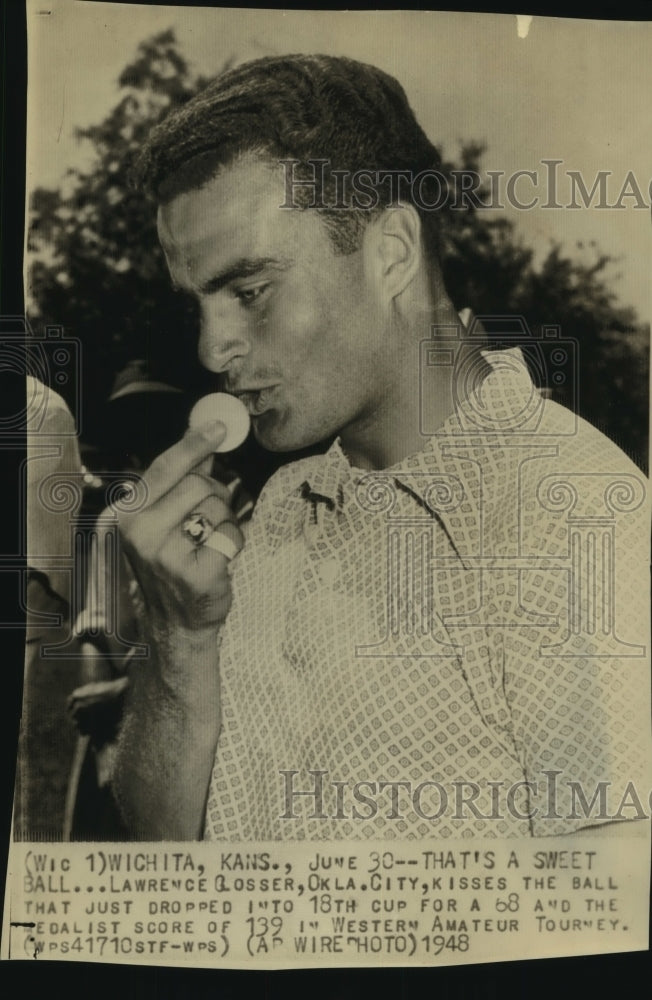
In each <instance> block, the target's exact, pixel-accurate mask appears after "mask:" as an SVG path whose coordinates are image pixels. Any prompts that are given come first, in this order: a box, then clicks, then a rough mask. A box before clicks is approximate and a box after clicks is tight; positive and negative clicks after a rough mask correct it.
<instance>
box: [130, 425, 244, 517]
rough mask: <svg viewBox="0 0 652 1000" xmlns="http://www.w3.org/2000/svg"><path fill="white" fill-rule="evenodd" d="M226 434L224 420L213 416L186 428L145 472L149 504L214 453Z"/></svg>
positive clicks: (143, 477)
mask: <svg viewBox="0 0 652 1000" xmlns="http://www.w3.org/2000/svg"><path fill="white" fill-rule="evenodd" d="M225 435H226V428H225V426H224V424H223V423H221V422H220V421H219V420H214V421H211V422H210V423H208V424H204V425H203V426H202V427H195V428H193V429H192V430H188V431H186V433H185V434H184V436H183V437H182V438H181V440H180V441H177V443H176V444H174V445H172V447H171V448H168V450H167V451H164V452H163V454H161V455H159V456H158V458H155V459H154V461H153V462H152V464H151V465H150V467H149V469H147V471H146V472H145V473H144V474H143V476H142V479H143V481H144V483H145V486H146V488H147V491H148V496H149V503H150V505H151V504H153V503H156V501H157V500H159V499H160V498H161V497H162V496H165V494H166V493H167V492H168V491H169V490H171V489H172V488H173V487H174V486H176V485H177V483H179V482H180V481H181V480H182V479H183V478H184V476H187V475H188V473H189V472H190V471H191V470H193V469H194V468H195V467H196V466H197V465H199V463H200V462H203V461H205V460H206V459H207V458H209V457H210V456H212V454H213V452H214V451H215V449H216V447H217V446H218V445H219V444H220V443H221V442H222V441H223V440H224V437H225Z"/></svg>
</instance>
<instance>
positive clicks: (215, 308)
mask: <svg viewBox="0 0 652 1000" xmlns="http://www.w3.org/2000/svg"><path fill="white" fill-rule="evenodd" d="M200 322H201V332H200V336H199V349H198V350H199V360H200V362H201V364H202V365H203V366H204V368H207V369H208V370H209V371H212V372H225V371H227V370H228V369H229V367H230V366H231V365H232V364H233V363H234V362H235V361H237V359H238V358H242V357H245V355H247V354H248V353H249V347H250V345H249V337H248V334H247V326H246V322H244V321H243V319H242V318H241V317H237V316H235V315H234V310H233V309H231V308H229V307H228V305H227V306H225V305H223V304H219V303H217V302H209V303H202V306H201V321H200Z"/></svg>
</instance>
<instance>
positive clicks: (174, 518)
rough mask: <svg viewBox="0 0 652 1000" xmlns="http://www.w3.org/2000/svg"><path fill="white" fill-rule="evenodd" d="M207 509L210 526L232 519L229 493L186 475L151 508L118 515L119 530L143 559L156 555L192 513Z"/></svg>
mask: <svg viewBox="0 0 652 1000" xmlns="http://www.w3.org/2000/svg"><path fill="white" fill-rule="evenodd" d="M206 504H208V505H209V507H210V514H207V516H208V517H209V519H210V522H211V524H219V523H220V521H224V520H230V519H231V518H232V517H234V515H233V513H232V512H231V508H230V507H229V505H228V493H227V492H226V490H225V488H224V487H223V486H222V485H221V484H220V483H216V482H214V481H213V480H212V479H208V478H206V477H204V476H199V475H197V474H196V473H192V472H191V473H190V474H189V475H187V476H186V477H185V478H184V479H183V480H182V481H181V482H180V483H178V484H177V486H176V487H174V488H173V489H171V490H169V491H168V492H167V493H166V494H165V495H164V496H162V497H161V498H160V499H159V501H158V502H157V503H156V504H154V505H153V506H151V507H148V508H146V509H145V510H142V511H140V512H139V513H138V515H131V516H130V518H125V517H124V516H121V518H120V528H121V534H122V537H123V539H124V540H125V541H126V542H127V547H128V548H129V547H134V548H136V549H137V550H138V553H139V555H140V556H141V557H142V558H148V557H150V556H152V555H153V554H155V553H156V552H157V551H158V550H159V549H160V547H161V544H162V542H163V541H164V540H165V539H166V538H167V537H168V536H169V535H170V534H174V533H176V532H177V531H179V530H180V526H181V525H182V523H183V521H184V520H185V519H186V518H187V517H188V516H189V515H190V514H191V513H193V512H195V511H197V510H204V509H205V505H206Z"/></svg>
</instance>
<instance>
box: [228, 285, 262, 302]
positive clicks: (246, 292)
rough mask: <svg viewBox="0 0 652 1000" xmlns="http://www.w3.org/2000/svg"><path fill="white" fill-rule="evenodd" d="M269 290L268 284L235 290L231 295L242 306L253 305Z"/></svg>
mask: <svg viewBox="0 0 652 1000" xmlns="http://www.w3.org/2000/svg"><path fill="white" fill-rule="evenodd" d="M268 288H269V282H263V283H262V284H260V285H254V286H253V287H252V288H236V289H234V292H233V294H234V295H235V297H236V298H237V299H238V301H239V302H240V303H241V304H242V305H243V306H252V305H254V304H255V303H256V302H257V301H258V300H259V299H260V298H261V296H262V295H263V293H264V292H266V291H267V289H268Z"/></svg>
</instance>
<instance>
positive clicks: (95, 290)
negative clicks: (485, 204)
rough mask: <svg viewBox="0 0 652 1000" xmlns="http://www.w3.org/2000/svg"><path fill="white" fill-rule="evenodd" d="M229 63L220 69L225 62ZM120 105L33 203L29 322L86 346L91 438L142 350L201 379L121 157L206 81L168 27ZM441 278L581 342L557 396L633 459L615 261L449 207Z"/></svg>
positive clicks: (638, 373)
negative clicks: (530, 241) (528, 237)
mask: <svg viewBox="0 0 652 1000" xmlns="http://www.w3.org/2000/svg"><path fill="white" fill-rule="evenodd" d="M224 68H226V67H222V69H224ZM118 82H119V88H120V99H119V101H118V103H117V104H116V106H115V107H114V108H113V109H112V110H111V111H110V113H109V114H108V115H107V116H106V118H105V119H104V120H103V121H102V122H100V123H99V124H97V125H93V126H90V127H88V128H85V129H80V130H78V138H79V140H80V141H81V142H85V143H89V144H90V145H91V147H92V149H93V152H94V164H93V166H92V167H91V168H90V169H87V170H81V169H77V168H73V169H71V170H69V171H68V174H67V175H66V177H65V179H64V181H63V182H62V184H61V185H60V187H59V188H58V189H56V190H48V189H44V188H39V189H38V190H36V191H35V192H34V195H33V198H32V204H31V225H30V234H29V248H30V250H31V252H32V257H33V263H32V266H31V272H30V285H29V293H30V298H31V302H32V307H31V314H30V320H31V322H32V325H33V326H35V327H39V326H40V325H45V324H62V325H64V327H65V329H66V332H67V333H68V334H69V335H71V336H75V337H78V338H79V339H80V340H81V342H82V358H83V383H84V424H83V426H84V433H85V436H86V438H87V440H90V441H92V440H93V435H94V434H95V433H96V430H97V426H98V422H99V421H100V419H101V405H100V404H101V403H102V401H103V400H105V399H106V397H107V395H108V393H109V390H110V386H111V383H112V381H113V378H114V376H115V373H116V372H117V371H118V370H120V369H121V368H122V367H123V366H124V365H125V364H126V362H127V361H128V360H130V359H131V358H134V357H149V358H150V359H151V363H152V366H153V367H154V369H155V370H156V372H157V374H158V375H159V376H160V377H162V378H164V379H169V380H171V381H173V382H174V383H176V384H178V385H182V386H184V387H189V388H192V389H193V390H194V391H195V392H197V393H200V392H201V391H203V390H204V388H205V387H206V386H207V385H208V382H207V380H206V375H205V373H202V371H201V369H200V367H199V365H198V362H197V360H196V339H197V317H196V315H195V312H194V309H193V307H192V306H191V305H189V304H188V302H187V301H186V300H185V299H184V300H182V299H180V298H179V297H177V296H176V295H174V293H173V292H172V291H171V289H170V285H169V280H168V277H167V272H166V268H165V264H164V260H163V255H162V253H161V250H160V248H159V245H158V241H157V238H156V231H155V206H154V205H153V204H152V203H151V202H149V201H148V200H147V199H146V198H144V197H143V195H142V194H136V193H134V192H133V191H131V190H130V188H129V186H128V183H127V171H128V167H129V164H130V162H131V160H132V158H133V156H134V155H135V153H137V151H138V149H139V147H140V145H141V143H142V142H143V140H144V138H145V136H146V134H147V133H148V131H149V130H150V128H151V127H152V125H153V124H155V123H156V122H157V121H158V120H160V118H161V117H162V116H164V115H165V114H166V113H167V112H168V111H169V109H170V108H171V107H173V106H178V105H180V104H183V103H184V102H185V101H187V100H188V98H190V97H191V96H192V95H193V94H194V93H196V92H197V90H199V89H201V87H203V86H204V85H205V83H206V82H207V81H206V80H205V79H202V78H201V77H199V76H198V75H196V74H194V73H193V72H192V71H191V69H190V67H189V65H188V63H187V62H186V60H185V59H184V57H183V55H182V54H181V53H180V51H179V48H178V45H177V42H176V39H175V37H174V34H173V32H172V31H166V32H164V33H162V34H159V35H157V36H155V37H153V38H151V39H148V40H146V41H144V42H143V43H141V44H140V45H139V46H138V49H137V53H136V57H135V59H134V61H133V62H132V63H131V64H130V65H128V66H127V67H126V68H125V69H124V71H123V72H122V74H121V76H120V78H119V81H118ZM482 153H483V150H482V148H481V147H479V146H477V145H475V144H473V143H469V144H467V145H465V146H464V147H463V148H462V149H461V151H460V162H458V163H452V162H450V163H447V164H445V168H444V169H445V171H447V172H448V173H449V174H451V176H452V175H453V172H454V171H455V170H459V169H460V168H463V169H466V170H468V169H473V170H476V171H477V172H478V173H479V172H480V161H481V157H482ZM444 226H445V233H446V237H445V259H444V266H445V276H446V281H447V285H448V288H449V292H450V294H451V297H452V299H453V301H454V303H455V304H456V306H457V307H458V308H462V307H463V306H467V305H468V306H470V307H471V308H472V309H473V310H474V312H475V313H478V314H485V315H487V314H488V315H499V316H504V315H509V314H518V315H522V316H523V317H524V318H525V320H526V321H527V323H528V324H529V326H530V329H531V331H532V333H533V335H534V336H535V337H536V336H538V335H539V333H540V331H541V328H542V327H543V326H545V325H556V326H559V327H560V328H561V333H562V336H564V337H567V338H573V339H575V340H576V341H577V343H578V345H579V355H578V357H579V391H578V393H577V398H574V397H575V393H574V392H572V390H571V386H572V384H573V379H572V378H570V379H567V380H566V382H565V384H562V385H553V386H552V392H553V395H554V396H555V397H556V398H558V399H559V400H560V402H564V403H566V404H568V405H577V407H578V408H579V412H580V413H581V414H582V415H583V416H585V417H586V418H587V419H588V420H590V421H591V422H592V423H594V424H595V425H596V426H598V427H600V428H601V429H602V430H603V431H604V432H605V433H607V434H609V435H610V436H611V437H612V438H613V439H614V440H615V441H617V443H618V444H619V445H620V446H621V447H622V448H623V449H624V450H625V451H627V452H628V453H629V454H630V455H631V456H632V457H633V458H634V459H635V460H636V461H638V462H639V464H641V465H644V463H645V456H646V454H647V438H646V428H647V365H648V338H649V330H648V329H647V328H645V327H644V326H643V325H642V324H641V323H640V322H639V321H637V318H636V315H635V313H634V311H633V310H632V309H629V308H626V307H623V306H621V305H619V304H618V301H617V296H616V294H615V292H614V291H613V289H612V287H611V283H610V281H609V280H608V271H609V268H610V266H611V264H612V261H611V260H610V258H609V257H608V256H606V255H604V254H600V253H599V251H598V250H597V248H594V258H595V259H594V261H593V262H592V263H591V264H586V263H582V262H580V261H578V260H575V259H573V258H572V257H571V256H569V255H568V254H567V253H566V252H565V251H564V250H563V248H562V247H561V246H560V245H555V246H552V247H551V248H550V250H549V252H548V253H547V255H546V256H545V258H544V259H543V261H541V262H538V263H537V262H535V259H534V254H533V251H532V250H531V249H530V248H529V247H527V246H526V245H524V244H523V242H522V241H521V240H520V239H519V237H518V236H517V233H516V230H515V227H514V224H513V223H512V222H511V221H509V220H507V219H505V218H496V217H495V216H492V215H490V214H488V213H486V212H484V211H483V210H482V209H481V208H477V207H475V206H474V205H473V204H466V205H465V207H464V208H463V209H461V210H449V211H447V212H446V213H445V218H444Z"/></svg>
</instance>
